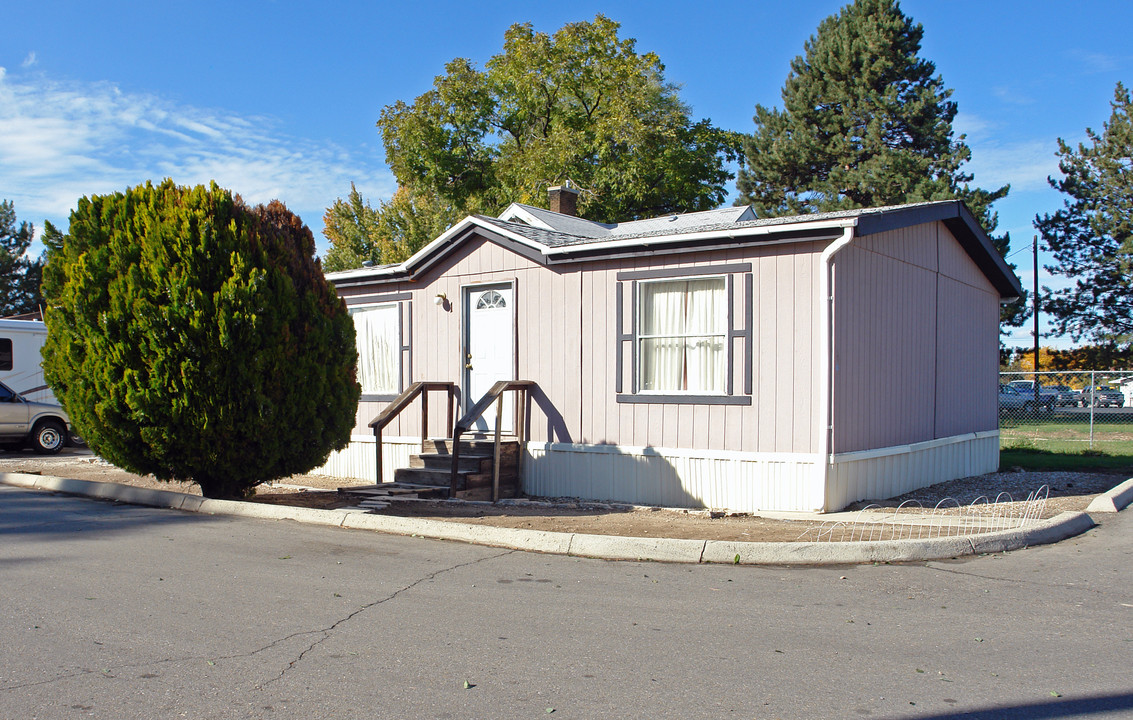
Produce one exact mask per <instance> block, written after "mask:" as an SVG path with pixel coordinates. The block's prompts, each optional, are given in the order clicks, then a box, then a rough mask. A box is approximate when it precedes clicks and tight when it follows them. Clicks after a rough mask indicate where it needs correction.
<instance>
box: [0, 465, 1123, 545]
mask: <svg viewBox="0 0 1133 720" xmlns="http://www.w3.org/2000/svg"><path fill="white" fill-rule="evenodd" d="M0 483H4V484H8V485H15V486H18V487H25V488H30V489H36V490H47V491H50V492H61V493H66V494H68V495H81V496H85V497H91V498H98V499H101V500H113V501H116V502H123V503H130V504H132V505H147V506H150V507H159V508H170V509H173V510H185V511H188V512H201V513H208V514H211V515H230V516H234V517H246V518H257V519H263V520H294V521H296V522H305V523H311V524H315V525H329V526H333V527H342V528H347V529H353V530H372V531H377V532H384V533H390V534H394V535H410V536H414V537H425V538H431V539H435V540H455V541H459V542H467V543H474V544H477V545H487V546H490V547H503V548H510V549H514V550H525V551H532V552H543V553H553V554H558V555H572V556H577V557H590V558H599V559H605V560H650V561H656V562H676V563H724V564H729V565H732V564H737V565H847V564H860V563H870V562H911V561H923V560H940V559H944V558H953V557H959V556H962V555H975V554H979V553H991V552H1007V551H1009V550H1018V549H1021V548H1025V547H1029V546H1032V545H1044V544H1048V543H1055V542H1059V541H1060V540H1065V539H1066V538H1068V537H1073V536H1074V535H1078V534H1080V533H1083V532H1085V531H1086V530H1089V529H1090V528H1091V527H1093V526H1094V521H1093V520H1091V519H1090V516H1089V515H1087V514H1086V513H1083V512H1065V513H1062V514H1061V515H1058V516H1057V517H1054V518H1050V519H1049V520H1043V521H1041V522H1039V523H1036V524H1034V525H1031V526H1029V527H1027V528H1024V529H1018V530H1002V531H999V532H992V533H984V534H981V535H972V536H967V537H942V538H928V539H915V540H884V541H877V542H853V543H850V542H846V543H838V542H823V543H819V542H766V543H761V542H732V541H722V540H682V539H676V538H637V537H618V536H613V535H587V534H584V533H558V532H545V531H541V530H524V529H521V528H499V527H491V526H487V525H473V524H469V523H454V522H444V521H441V520H430V519H427V518H405V517H396V516H390V515H371V514H369V513H366V512H363V511H359V510H320V509H317V508H299V507H291V506H288V505H267V504H264V503H251V502H238V501H234V500H210V499H205V498H202V497H199V496H197V495H187V494H185V493H178V492H172V491H169V490H148V489H144V488H136V487H131V486H129V485H120V484H118V483H104V482H96V481H93V480H75V479H71V478H61V477H54V476H51V475H28V474H24V473H0ZM1111 492H1113V493H1115V494H1114V498H1115V499H1114V500H1112V501H1111V504H1114V505H1117V506H1118V509H1120V508H1121V507H1125V505H1128V504H1129V502H1130V499H1133V479H1131V480H1128V481H1126V482H1125V483H1122V485H1120V486H1118V487H1117V488H1114V490H1113V491H1111ZM1095 502H1097V501H1096V500H1095ZM1091 507H1092V505H1091Z"/></svg>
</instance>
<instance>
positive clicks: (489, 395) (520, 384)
mask: <svg viewBox="0 0 1133 720" xmlns="http://www.w3.org/2000/svg"><path fill="white" fill-rule="evenodd" d="M534 386H535V382H534V381H533V380H500V381H499V382H497V383H495V384H494V385H492V387H491V388H489V390H488V392H486V393H484V397H482V398H480V399H479V400H477V401H476V404H475V405H473V406H472V407H471V408H470V409H469V410H468V412H467V413H465V414H464V417H462V418H460V420H457V421H456V425H454V426H453V427H452V474H451V475H450V476H449V478H450V479H449V485H450V488H451V493H452V494H453V495H454V496H455V494H456V487H457V467H458V466H459V463H460V436H461V435H463V434H464V433H466V432H468V431H469V430H470V429H471V428H472V423H474V422H476V421H477V420H479V419H480V416H482V415H483V414H484V411H485V410H487V409H488V408H489V407H491V405H492V403H495V404H496V432H495V444H494V450H493V453H492V457H493V459H494V462H493V468H492V502H496V501H497V500H499V499H500V429H501V423H502V422H503V410H504V393H505V392H508V391H515V392H517V393H519V408H518V412H517V413H516V418H515V420H516V423H515V428H516V433H515V434H516V436H517V437H518V438H519V455H518V456H517V459H516V463H517V467H516V491H517V493H518V490H519V478H520V477H522V475H521V474H520V473H521V470H522V468H521V467H519V466H518V465H520V464H521V463H522V459H523V443H524V439H525V437H524V424H525V423H524V411H525V409H526V407H527V392H528V389H529V388H532V387H534Z"/></svg>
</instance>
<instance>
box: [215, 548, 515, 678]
mask: <svg viewBox="0 0 1133 720" xmlns="http://www.w3.org/2000/svg"><path fill="white" fill-rule="evenodd" d="M517 552H519V551H518V550H508V551H506V552H502V553H498V554H496V555H489V556H488V557H483V558H479V559H478V560H470V561H468V562H464V563H459V564H457V565H453V566H451V567H447V568H441V569H440V570H437V571H436V572H432V573H429V574H428V575H425V576H423V577H420V578H418V579H417V580H414V581H413V582H412V583H410V584H408V585H405V586H404V587H401V588H398V589H397V590H395V591H393V592H392V593H390V594H389V595H387V596H386V597H384V598H380V599H378V600H375V601H373V602H371V603H367V604H365V605H363V606H362V607H360V608H358V609H357V610H355V611H354V612H352V613H350V614H349V615H347V616H345V617H343V618H340V619H339V620H337V621H335V622H334V624H332V625H329V626H328V627H325V628H322V629H321V630H308V631H305V632H301V633H293V634H291V635H288V636H287V637H285V638H280V639H279V640H276V641H275V642H273V643H271V644H270V645H267V646H265V647H263V648H260V649H259V650H254V651H252V652H251V653H248V655H249V656H250V655H255V654H256V653H258V652H262V651H263V650H267V649H268V648H270V647H272V646H274V645H276V644H278V643H281V642H284V641H285V640H288V639H290V638H293V637H298V636H300V635H310V634H311V633H321V634H322V637H320V638H319V639H318V640H316V641H315V642H313V643H311V644H310V645H308V646H307V647H306V649H304V650H303V651H302V652H301V653H299V654H298V655H297V656H296V657H295V659H294V660H292V661H291V662H289V663H288V664H287V667H285V668H283V669H282V670H280V672H279V675H278V676H277V677H274V678H272V679H271V680H268V681H267V682H265V683H263V685H259V686H257V688H256V689H257V690H259V689H262V688H264V687H265V686H267V685H270V684H271V683H273V682H276V681H277V680H282V679H283V676H284V675H286V674H287V671H288V670H291V669H292V668H294V667H295V666H296V665H298V664H299V662H300V661H302V660H303V658H304V657H305V656H306V655H307V653H309V652H311V651H312V650H314V649H315V648H316V647H318V646H319V645H320V644H322V643H323V642H324V641H326V640H327V639H329V638H330V636H331V633H332V632H334V630H335V629H336V628H337V627H338V626H339V625H342V624H343V623H345V622H349V621H350V620H352V619H354V618H355V617H357V616H358V615H360V614H362V613H364V612H366V611H367V610H369V609H370V608H373V607H377V606H378V605H381V604H383V603H387V602H389V601H390V600H393V599H394V598H396V597H397V596H398V595H400V594H402V593H404V592H407V591H409V590H412V589H413V588H415V587H417V586H418V585H420V584H421V583H423V582H427V581H429V580H432V579H434V578H436V577H438V576H440V575H444V574H445V573H448V572H452V571H453V570H459V569H460V568H464V567H468V566H470V565H478V564H479V563H482V562H486V561H488V560H496V559H499V558H502V557H506V556H507V555H514V554H515V553H517ZM234 657H239V656H234Z"/></svg>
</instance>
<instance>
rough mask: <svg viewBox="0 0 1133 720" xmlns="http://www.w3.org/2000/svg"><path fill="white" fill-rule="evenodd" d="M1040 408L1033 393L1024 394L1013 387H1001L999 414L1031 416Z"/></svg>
mask: <svg viewBox="0 0 1133 720" xmlns="http://www.w3.org/2000/svg"><path fill="white" fill-rule="evenodd" d="M1039 407H1040V406H1038V405H1036V404H1035V398H1034V394H1033V393H1028V394H1024V393H1021V392H1019V391H1018V390H1016V389H1015V388H1014V387H1012V386H1011V385H1000V386H999V412H1000V414H1001V415H1020V416H1021V415H1029V414H1033V413H1034V412H1035V411H1036V410H1037V409H1038V408H1039Z"/></svg>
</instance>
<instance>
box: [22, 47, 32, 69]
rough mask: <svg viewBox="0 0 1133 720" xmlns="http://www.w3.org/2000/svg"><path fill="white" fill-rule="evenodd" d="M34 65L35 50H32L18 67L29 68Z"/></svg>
mask: <svg viewBox="0 0 1133 720" xmlns="http://www.w3.org/2000/svg"><path fill="white" fill-rule="evenodd" d="M35 63H36V58H35V50H32V51H31V52H30V53H28V56H27V57H26V58H24V61H23V62H22V63H20V67H25V68H29V67H31V66H32V65H35Z"/></svg>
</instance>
